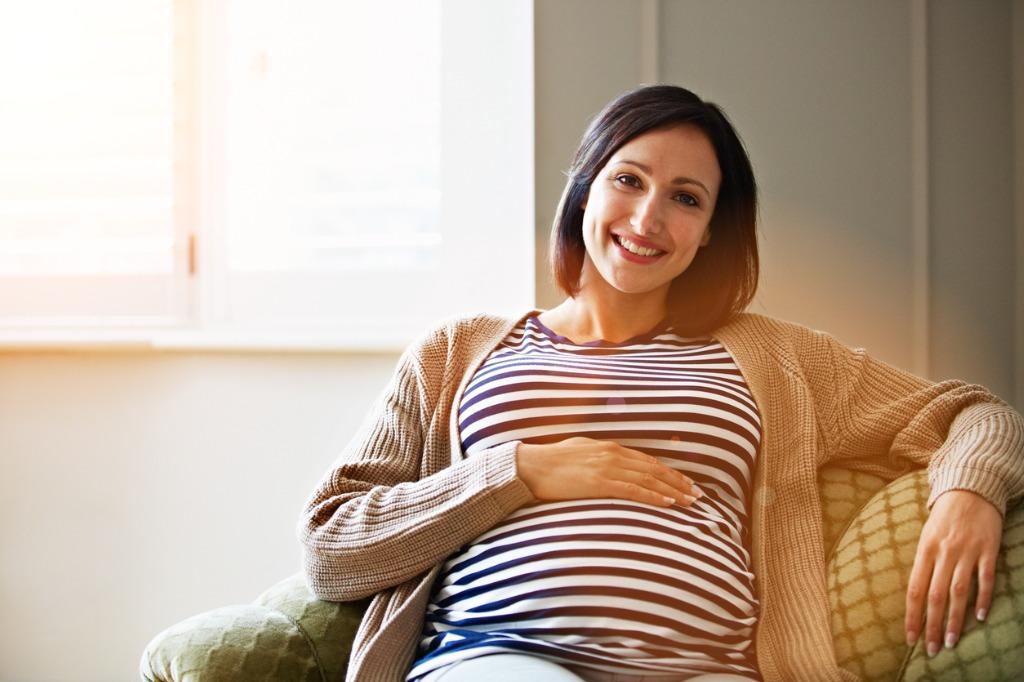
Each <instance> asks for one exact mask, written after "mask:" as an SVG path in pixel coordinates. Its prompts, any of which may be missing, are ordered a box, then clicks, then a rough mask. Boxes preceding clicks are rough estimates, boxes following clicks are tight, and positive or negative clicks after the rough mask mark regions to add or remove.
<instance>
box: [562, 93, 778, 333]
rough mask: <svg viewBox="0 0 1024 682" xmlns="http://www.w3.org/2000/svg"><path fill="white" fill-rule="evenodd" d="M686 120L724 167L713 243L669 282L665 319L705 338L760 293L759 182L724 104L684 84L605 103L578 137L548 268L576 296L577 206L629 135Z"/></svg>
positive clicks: (581, 251) (579, 263)
mask: <svg viewBox="0 0 1024 682" xmlns="http://www.w3.org/2000/svg"><path fill="white" fill-rule="evenodd" d="M680 123H688V124H692V125H695V126H697V127H698V128H700V129H701V130H702V131H703V132H704V134H705V135H707V137H708V139H709V140H710V141H711V144H712V146H713V147H714V149H715V155H716V156H717V157H718V165H719V167H720V168H721V172H722V184H721V187H720V188H719V191H718V199H717V201H716V203H715V207H714V212H713V214H712V217H711V222H710V225H709V228H710V230H711V241H710V242H709V243H708V244H707V246H705V247H703V248H701V249H699V250H698V252H697V255H696V256H695V257H694V259H693V261H692V262H691V263H690V265H689V267H687V268H686V270H685V271H683V273H682V274H680V275H679V276H678V277H676V278H675V279H674V280H673V281H672V284H671V286H670V287H669V294H668V317H669V319H670V321H671V323H672V325H673V327H674V329H675V331H677V332H678V333H680V334H681V335H684V336H703V335H706V334H708V333H710V332H712V331H713V330H715V329H717V328H718V327H720V326H722V325H723V324H725V323H726V322H728V321H729V319H730V318H731V317H732V316H733V315H735V314H736V313H739V312H741V311H743V310H744V309H745V308H746V307H747V305H748V304H749V303H750V301H751V299H753V297H754V293H755V292H756V291H757V279H758V256H757V234H756V222H757V186H756V183H755V182H754V172H753V169H752V168H751V166H750V159H749V158H748V157H747V152H746V150H745V149H744V148H743V143H742V141H741V140H740V138H739V135H737V134H736V131H735V129H733V127H732V124H731V123H730V122H729V120H728V119H727V118H726V116H725V114H724V113H723V112H722V110H721V109H719V108H718V106H716V105H715V104H712V103H711V102H705V101H703V100H701V98H700V97H698V96H697V95H695V94H694V93H692V92H690V91H689V90H687V89H685V88H681V87H678V86H674V85H651V86H644V87H640V88H636V89H634V90H630V91H629V92H626V93H623V94H622V95H619V96H618V97H617V98H615V99H614V100H613V101H611V102H609V103H608V104H607V105H606V106H605V107H604V109H602V110H601V112H600V113H598V114H597V116H595V117H594V119H593V120H592V121H591V122H590V125H589V126H588V127H587V131H586V132H585V133H584V134H583V139H582V140H581V141H580V145H579V147H578V148H577V149H576V154H575V156H574V157H573V162H572V167H571V168H570V169H569V172H568V173H567V175H568V178H569V180H568V182H567V183H566V185H565V190H564V191H563V192H562V198H561V200H560V201H559V203H558V210H557V211H556V212H555V220H554V224H553V226H552V231H551V269H552V274H553V275H554V278H555V281H556V282H557V283H558V286H559V287H560V288H561V289H562V290H563V291H564V292H565V293H567V294H568V295H570V296H573V297H575V296H576V295H577V294H578V293H579V290H580V283H579V282H580V273H581V271H582V269H583V258H584V255H585V253H586V245H585V244H584V243H583V208H582V204H583V202H584V200H585V199H586V197H587V195H588V194H589V192H590V186H591V184H592V183H593V181H594V178H595V177H596V176H597V174H598V173H599V172H600V171H601V169H602V168H604V166H605V165H606V164H607V163H608V159H610V158H611V156H612V155H613V154H614V153H615V152H616V151H618V150H619V148H620V147H622V146H623V145H624V144H626V143H627V142H629V141H630V140H632V139H633V138H635V137H637V136H639V135H641V134H643V133H645V132H647V131H650V130H654V129H656V128H664V127H668V126H672V125H676V124H680Z"/></svg>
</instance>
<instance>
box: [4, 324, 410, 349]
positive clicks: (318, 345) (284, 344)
mask: <svg viewBox="0 0 1024 682" xmlns="http://www.w3.org/2000/svg"><path fill="white" fill-rule="evenodd" d="M411 340H412V339H411V338H405V336H404V335H403V334H401V333H398V332H396V331H394V330H372V329H370V330H364V332H363V333H362V334H359V335H356V334H352V333H346V332H345V331H342V330H297V331H270V330H248V329H223V330H211V329H66V328H65V329H24V330H21V329H4V330H0V351H48V350H76V351H200V352H202V351H213V352H258V353H401V352H402V351H403V350H404V349H405V348H406V347H407V346H408V345H409V342H410V341H411Z"/></svg>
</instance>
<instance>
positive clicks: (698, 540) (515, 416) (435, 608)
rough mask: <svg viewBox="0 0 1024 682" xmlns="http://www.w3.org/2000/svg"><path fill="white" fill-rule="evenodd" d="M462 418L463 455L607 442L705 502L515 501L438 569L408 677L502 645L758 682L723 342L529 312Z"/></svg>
mask: <svg viewBox="0 0 1024 682" xmlns="http://www.w3.org/2000/svg"><path fill="white" fill-rule="evenodd" d="M459 429H460V437H461V439H462V446H463V449H464V450H465V452H466V453H467V455H468V456H470V457H471V456H473V454H474V453H476V452H480V451H481V450H484V449H487V448H490V447H493V446H495V445H498V444H500V443H504V442H508V441H512V440H519V441H522V442H524V443H554V442H558V441H561V440H565V439H566V438H570V437H572V436H586V437H588V438H593V439H597V440H610V441H615V442H618V443H620V444H622V445H625V446H628V447H631V448H634V449H636V450H640V451H642V452H645V453H647V454H650V455H654V456H656V457H658V458H660V459H661V461H663V462H665V463H666V464H668V465H669V466H672V467H674V468H676V469H678V470H680V471H682V472H684V473H685V474H686V475H688V476H689V477H690V478H692V479H693V480H694V481H695V482H696V483H697V485H698V486H699V487H700V488H701V489H702V490H703V491H704V497H703V498H701V499H699V500H698V501H697V502H695V503H694V504H693V505H692V506H691V507H681V506H672V507H669V508H662V507H654V506H651V505H647V504H642V503H634V502H629V501H626V500H618V499H587V500H569V501H559V502H545V503H538V504H533V505H529V506H526V507H523V508H521V509H519V510H517V511H516V512H514V513H513V514H511V515H509V516H508V517H507V518H506V519H505V520H504V521H502V522H501V523H499V524H498V525H497V526H495V527H494V528H492V529H491V530H489V531H488V532H486V533H484V534H483V535H481V536H480V537H478V538H477V539H476V540H474V541H473V542H471V543H469V544H468V545H465V546H463V547H461V548H460V549H459V550H458V551H456V552H455V553H454V554H452V556H450V557H449V558H448V560H447V562H446V563H445V565H444V566H443V567H442V569H441V572H440V574H439V576H438V580H437V583H436V584H435V586H434V592H433V594H432V595H431V599H430V601H429V603H428V606H427V614H426V621H425V625H424V631H423V636H422V639H421V643H420V648H419V651H418V658H417V660H416V662H415V663H414V664H413V667H412V670H411V671H410V673H409V676H408V678H407V679H408V680H410V681H414V680H415V681H418V680H422V679H423V677H424V676H425V675H427V674H428V673H430V672H431V671H434V670H437V669H439V668H441V667H444V666H446V665H449V664H451V663H454V662H456V661H459V660H463V659H466V658H474V657H476V656H481V655H485V654H488V653H497V652H509V651H513V652H526V653H532V654H535V655H540V656H543V657H545V658H549V659H551V660H554V661H557V662H560V663H563V664H566V665H571V666H582V667H587V668H592V669H597V670H602V671H606V672H611V673H626V674H628V673H633V674H643V673H647V674H665V673H676V674H680V675H685V674H688V673H690V674H700V673H710V672H731V673H735V674H740V675H743V674H745V675H752V676H756V675H757V669H756V663H755V655H754V645H753V634H754V626H755V624H756V622H757V615H758V612H759V608H758V600H757V596H756V594H755V590H754V575H753V572H752V567H751V558H750V551H749V548H750V537H749V527H750V524H749V518H748V513H749V508H750V493H751V486H752V482H753V471H754V464H755V458H756V455H757V451H758V446H759V444H760V440H761V424H760V417H759V415H758V412H757V407H756V405H755V403H754V401H753V399H752V397H751V395H750V392H749V390H748V388H747V385H746V383H745V381H744V380H743V377H742V375H741V374H740V371H739V369H738V367H737V366H736V364H735V362H734V361H733V359H732V357H731V356H730V355H729V353H728V352H727V351H726V349H725V348H724V347H723V346H722V345H721V344H720V343H718V342H717V341H715V340H714V339H687V338H683V337H680V336H677V335H675V334H673V333H672V332H671V331H670V330H669V329H668V327H667V325H666V324H665V323H664V322H663V323H662V324H660V325H658V326H657V327H655V329H653V330H651V331H650V332H648V333H647V334H643V335H640V336H637V337H634V338H632V339H629V340H628V341H625V342H622V343H609V342H606V341H594V342H591V343H587V344H576V343H573V342H572V341H571V340H569V339H567V338H565V337H562V336H558V335H557V334H555V333H554V332H553V331H551V330H550V329H548V328H547V327H545V326H544V325H543V324H542V323H541V322H540V320H538V319H537V318H536V317H535V316H530V317H527V318H526V319H525V320H524V321H523V322H521V323H520V325H519V326H517V327H516V328H515V329H513V330H512V332H510V333H509V334H508V336H506V338H505V339H504V340H503V341H502V342H501V344H499V346H498V347H497V348H495V350H494V351H492V352H491V354H490V355H489V356H488V357H487V359H486V360H485V361H484V363H483V364H482V365H481V366H480V368H479V369H478V370H477V371H476V373H475V374H474V375H473V377H472V379H471V380H470V382H469V384H468V386H467V388H466V391H465V394H464V395H463V396H462V399H461V402H460V404H459Z"/></svg>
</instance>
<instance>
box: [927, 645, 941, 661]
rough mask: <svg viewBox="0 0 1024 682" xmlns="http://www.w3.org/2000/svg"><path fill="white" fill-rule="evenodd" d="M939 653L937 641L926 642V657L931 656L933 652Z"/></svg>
mask: <svg viewBox="0 0 1024 682" xmlns="http://www.w3.org/2000/svg"><path fill="white" fill-rule="evenodd" d="M937 653H939V643H938V642H928V658H931V657H932V656H934V655H935V654H937Z"/></svg>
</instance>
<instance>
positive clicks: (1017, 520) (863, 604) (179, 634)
mask: <svg viewBox="0 0 1024 682" xmlns="http://www.w3.org/2000/svg"><path fill="white" fill-rule="evenodd" d="M819 482H820V485H821V498H822V511H823V518H822V520H823V529H824V541H825V552H826V556H827V559H828V561H827V580H828V590H829V599H830V601H831V605H832V635H833V640H834V642H835V649H836V655H837V658H838V660H839V664H840V666H842V667H843V668H846V669H847V670H850V671H852V672H854V673H855V674H857V675H858V676H859V677H861V678H862V679H864V680H866V681H872V680H885V681H886V682H891V681H898V682H923V681H924V680H934V681H942V680H971V681H972V682H973V681H975V680H978V681H989V680H1024V505H1018V506H1016V507H1015V508H1012V509H1009V510H1008V511H1007V515H1006V521H1005V524H1004V527H1003V545H1002V549H1001V551H1000V555H999V561H998V564H997V567H996V587H995V592H994V595H993V601H992V608H991V612H990V614H989V616H988V618H987V620H986V622H984V623H979V622H977V621H976V620H975V618H974V614H973V609H971V613H970V614H969V617H968V619H967V621H966V623H965V625H964V628H963V633H962V634H961V638H960V642H959V643H958V644H957V645H956V647H955V648H953V649H943V650H942V651H940V652H939V654H938V655H937V656H935V657H934V658H928V657H927V655H926V654H925V652H924V643H923V639H921V640H919V641H918V644H917V645H916V646H914V647H913V648H908V647H907V645H906V640H905V636H904V631H903V618H904V609H905V596H906V589H907V584H908V582H909V580H910V570H911V568H912V567H913V561H914V555H915V552H916V550H917V541H918V538H919V537H920V534H921V529H922V527H923V526H924V523H925V521H926V520H927V518H928V509H927V500H928V493H929V490H930V488H929V485H928V479H927V475H926V472H925V471H923V470H921V471H915V472H911V473H909V474H906V475H905V476H902V477H901V478H898V479H896V480H895V481H892V482H891V483H890V484H888V485H885V482H884V481H883V480H882V479H880V478H878V477H876V476H872V475H870V474H865V473H860V472H853V471H849V470H847V469H841V468H835V467H827V468H825V469H823V470H822V471H821V475H820V479H819ZM976 591H977V585H976V584H975V585H973V586H972V592H971V597H970V605H973V603H974V597H975V594H976ZM368 603H369V602H368V600H364V601H361V602H351V603H335V602H323V601H319V600H317V599H316V598H315V597H313V595H312V594H311V593H310V592H309V590H308V588H307V587H306V584H305V582H304V580H303V578H302V576H300V575H296V576H292V577H291V578H288V579H286V580H283V581H281V582H280V583H278V584H277V585H275V586H273V587H271V588H270V589H269V590H267V591H266V592H264V593H263V594H262V595H261V596H260V597H259V598H258V599H257V600H256V602H255V603H254V604H251V605H248V606H231V607H226V608H222V609H216V610H214V611H208V612H206V613H203V614H200V615H198V616H193V617H192V618H189V619H187V620H184V621H182V622H181V623H179V624H177V625H174V626H172V627H170V628H168V629H167V630H165V631H163V632H161V633H160V634H159V635H157V636H156V637H155V638H154V639H153V641H152V642H150V644H149V646H147V647H146V651H145V652H144V654H143V657H142V664H141V673H142V677H143V679H144V680H147V682H241V681H242V680H245V681H254V682H258V681H261V680H267V681H269V680H321V681H323V682H328V681H331V680H339V681H340V680H344V678H345V670H346V662H347V658H348V654H349V650H350V647H351V643H352V638H353V636H354V635H355V631H356V628H357V627H358V625H359V619H360V617H361V616H362V614H363V612H364V611H365V610H366V606H367V605H368Z"/></svg>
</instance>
